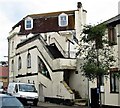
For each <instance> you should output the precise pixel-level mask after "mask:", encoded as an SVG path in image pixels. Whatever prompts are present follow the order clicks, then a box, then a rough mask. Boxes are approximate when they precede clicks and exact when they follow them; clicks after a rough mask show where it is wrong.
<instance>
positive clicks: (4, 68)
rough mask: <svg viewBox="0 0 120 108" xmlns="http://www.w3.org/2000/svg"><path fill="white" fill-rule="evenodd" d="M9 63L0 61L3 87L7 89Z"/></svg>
mask: <svg viewBox="0 0 120 108" xmlns="http://www.w3.org/2000/svg"><path fill="white" fill-rule="evenodd" d="M8 77H9V73H8V62H7V61H0V82H2V83H3V87H7V85H8Z"/></svg>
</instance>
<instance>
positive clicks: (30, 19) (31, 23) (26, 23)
mask: <svg viewBox="0 0 120 108" xmlns="http://www.w3.org/2000/svg"><path fill="white" fill-rule="evenodd" d="M28 22H30V27H27V26H28ZM32 28H33V19H32V18H31V17H27V18H26V19H25V30H31V29H32Z"/></svg>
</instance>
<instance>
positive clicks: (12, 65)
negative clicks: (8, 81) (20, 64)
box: [11, 60, 14, 72]
mask: <svg viewBox="0 0 120 108" xmlns="http://www.w3.org/2000/svg"><path fill="white" fill-rule="evenodd" d="M11 72H14V60H12V62H11Z"/></svg>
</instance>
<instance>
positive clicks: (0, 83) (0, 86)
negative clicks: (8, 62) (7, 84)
mask: <svg viewBox="0 0 120 108" xmlns="http://www.w3.org/2000/svg"><path fill="white" fill-rule="evenodd" d="M0 92H3V82H0Z"/></svg>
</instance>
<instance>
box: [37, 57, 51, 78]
mask: <svg viewBox="0 0 120 108" xmlns="http://www.w3.org/2000/svg"><path fill="white" fill-rule="evenodd" d="M38 72H40V73H41V74H42V75H44V76H46V77H47V78H49V79H51V78H50V74H49V71H48V69H47V67H46V66H45V64H44V62H43V61H42V60H41V59H40V57H38Z"/></svg>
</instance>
